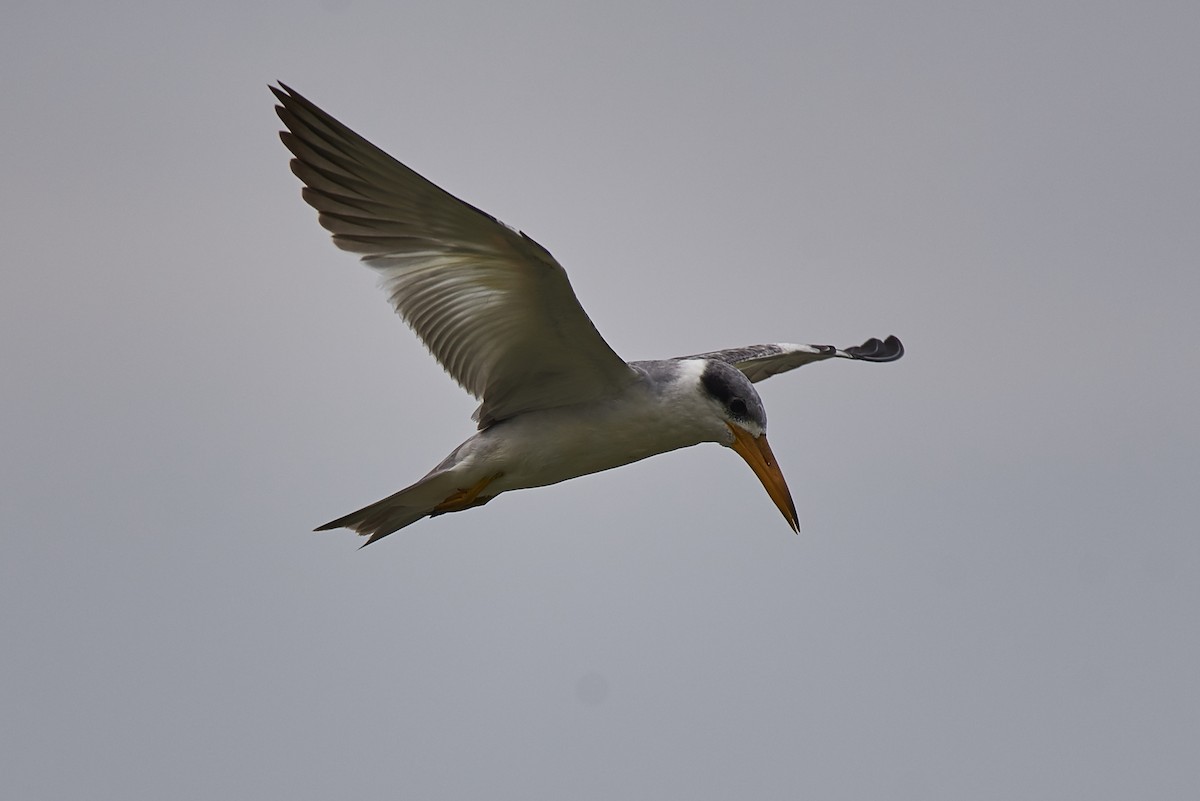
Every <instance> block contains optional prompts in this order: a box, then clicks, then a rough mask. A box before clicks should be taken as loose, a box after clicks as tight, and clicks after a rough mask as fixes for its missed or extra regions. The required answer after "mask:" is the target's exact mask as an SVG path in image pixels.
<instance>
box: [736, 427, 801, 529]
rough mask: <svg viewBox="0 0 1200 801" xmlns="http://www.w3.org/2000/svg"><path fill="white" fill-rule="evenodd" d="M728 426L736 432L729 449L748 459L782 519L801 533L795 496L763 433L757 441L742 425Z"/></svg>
mask: <svg viewBox="0 0 1200 801" xmlns="http://www.w3.org/2000/svg"><path fill="white" fill-rule="evenodd" d="M725 425H727V426H729V430H730V431H732V432H733V444H732V445H730V446H729V447H731V448H733V449H734V450H735V451H737V453H738V455H739V456H741V457H742V458H743V459H745V460H746V464H748V465H750V469H751V470H753V471H754V475H756V476H758V480H759V481H761V482H762V485H763V487H764V488H765V489H766V490H767V494H768V495H770V496H771V500H772V501H774V502H775V506H776V507H778V508H779V511H780V512H782V513H783V517H784V519H785V520H787V521H788V525H789V526H791V527H792V531H795V532H796V533H797V534H799V533H800V520H799V518H797V516H796V504H794V503H793V502H792V493H791V492H790V491H789V490H788V485H787V482H786V481H784V479H783V472H782V471H781V470H780V469H779V465H778V464H777V463H776V462H775V454H773V453H771V446H770V445H768V444H767V435H766V434H763V435H761V436H759V437H758V438H755V437H754V435H753V434H751V433H750V432H749V431H747V430H746V429H744V428H742V427H741V426H737V425H733V424H732V423H726V424H725Z"/></svg>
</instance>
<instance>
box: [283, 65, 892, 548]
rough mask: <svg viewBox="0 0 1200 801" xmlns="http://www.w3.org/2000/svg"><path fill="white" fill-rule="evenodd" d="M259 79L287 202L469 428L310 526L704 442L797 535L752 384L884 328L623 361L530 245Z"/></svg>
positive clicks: (382, 516)
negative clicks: (356, 272)
mask: <svg viewBox="0 0 1200 801" xmlns="http://www.w3.org/2000/svg"><path fill="white" fill-rule="evenodd" d="M269 88H270V90H271V92H272V93H273V94H274V96H275V98H276V100H277V105H276V106H275V111H276V113H277V114H278V116H279V119H280V120H281V121H282V123H283V126H284V128H285V130H282V131H280V134H279V135H280V138H281V139H282V141H283V144H284V146H285V147H286V148H287V149H288V150H289V151H291V154H292V159H291V162H290V164H291V169H292V172H293V173H294V174H295V176H296V177H297V178H299V179H300V181H301V183H302V184H303V188H302V190H301V195H302V197H303V199H304V200H305V201H306V202H307V203H308V204H309V205H310V206H312V207H313V208H314V209H316V211H317V213H318V221H319V222H320V224H321V225H322V226H323V227H324V228H325V229H327V230H328V231H329V232H330V233H331V234H332V237H333V242H334V244H335V245H336V246H337V247H339V248H341V249H342V250H345V251H349V252H350V253H355V254H358V255H359V256H360V257H361V260H362V261H363V262H364V263H365V264H366V265H367V266H368V267H370V268H372V269H373V270H375V271H376V272H377V273H378V276H379V278H380V284H381V286H382V288H383V289H384V291H386V292H387V294H388V297H389V300H390V301H391V304H392V306H393V307H394V308H395V310H396V312H397V313H398V314H399V315H400V317H401V318H402V319H403V320H404V321H405V322H406V323H407V324H408V325H409V327H410V328H411V329H412V330H413V332H414V333H415V334H416V335H417V337H418V338H419V339H420V340H421V341H422V342H423V343H424V344H425V346H426V347H427V348H428V349H429V351H430V353H431V354H432V355H433V357H434V358H436V359H437V361H438V362H440V363H441V365H442V367H443V368H444V369H445V370H446V372H447V373H448V374H449V375H450V376H451V377H452V378H453V379H454V380H455V381H457V382H458V384H459V385H460V386H462V388H463V389H465V390H466V391H467V392H469V393H470V394H471V395H473V396H475V398H476V399H477V400H478V401H479V402H480V404H479V407H478V408H477V409H476V410H475V413H474V415H473V419H474V421H475V422H476V423H477V430H476V432H475V433H474V434H473V435H472V436H471V437H469V438H468V439H467V440H466V441H464V442H463V443H462V444H460V445H459V446H458V447H456V448H455V449H454V450H452V451H451V452H450V454H449V455H448V456H447V457H446V458H445V459H443V460H442V461H441V462H440V463H439V464H438V465H437V466H435V467H434V468H433V469H432V470H430V471H429V472H428V473H427V474H426V475H425V476H424V477H423V478H421V479H420V480H418V481H417V482H416V483H414V484H412V485H410V486H408V487H406V488H404V489H402V490H400V491H399V492H396V493H394V494H392V495H389V496H388V497H386V498H383V499H382V500H379V501H376V502H375V503H372V504H370V505H368V506H365V507H363V508H361V509H359V510H357V511H354V512H351V513H350V514H348V515H345V516H343V517H339V518H337V519H336V520H332V521H330V522H329V523H326V524H324V525H322V526H319V527H317V529H316V530H317V531H326V530H330V529H337V528H346V529H350V530H352V531H354V532H357V533H358V534H359V535H361V536H363V537H366V538H367V539H366V542H364V543H363V545H364V546H365V545H369V544H371V543H373V542H376V541H378V540H380V539H382V538H383V537H386V536H388V535H389V534H392V533H394V532H396V531H399V530H400V529H402V528H404V527H405V526H408V525H411V524H412V523H415V522H417V521H418V520H422V519H424V518H426V517H436V516H438V515H443V514H448V513H451V512H461V511H464V510H467V509H472V508H475V507H478V506H482V505H484V504H486V503H489V502H490V501H491V500H493V499H494V498H495V497H496V496H498V495H500V494H501V493H504V492H508V491H511V490H518V489H528V488H532V487H542V486H547V485H551V484H556V483H558V482H561V481H565V480H567V479H572V478H576V477H579V476H583V475H588V474H591V473H596V472H599V471H602V470H609V469H613V468H617V467H621V466H623V465H627V464H630V463H632V462H636V461H639V460H641V459H645V458H647V457H650V456H654V455H656V454H660V453H666V452H668V451H673V450H676V449H679V448H685V447H690V446H692V445H698V444H700V443H706V442H715V443H718V444H720V445H723V446H725V447H728V448H730V449H732V450H733V451H734V452H735V453H737V454H738V455H739V456H741V457H742V459H744V460H745V461H746V463H747V464H748V465H749V466H750V469H751V470H752V471H753V472H754V474H755V475H756V476H757V477H758V479H759V481H760V482H761V483H762V485H763V487H764V488H765V489H766V492H767V495H768V496H769V497H770V499H771V500H772V501H773V502H774V504H775V506H776V507H777V508H778V509H779V511H780V513H781V514H782V515H783V517H784V519H785V520H786V521H787V523H788V525H789V526H790V527H791V529H792V530H793V531H795V532H796V533H799V531H800V522H799V518H798V516H797V513H796V505H795V503H794V501H793V500H792V495H791V491H790V490H789V489H788V486H787V482H786V480H785V479H784V475H783V472H782V470H781V469H780V467H779V464H778V462H777V461H776V458H775V455H774V453H773V452H772V451H771V447H770V445H769V444H768V442H767V415H766V410H765V408H764V407H763V403H762V399H761V398H760V397H759V395H758V392H757V391H756V390H755V388H754V384H755V383H757V382H759V381H762V380H764V379H766V378H769V377H771V376H773V375H776V374H778V373H782V372H786V371H788V370H792V369H795V368H797V367H801V366H803V365H806V364H811V363H813V362H818V361H823V360H826V359H835V358H837V359H849V360H853V361H861V362H892V361H895V360H897V359H899V358H900V357H901V356H903V355H904V346H903V345H902V344H901V342H900V340H899V339H898V338H897V337H895V336H888V337H887V338H885V339H882V340H880V339H878V338H871V339H868V340H866V341H865V342H863V343H862V344H861V345H856V346H852V347H847V348H837V347H834V346H831V345H797V344H790V343H775V344H766V345H751V346H747V347H741V348H730V349H726V350H717V351H709V352H706V353H698V354H694V355H691V356H682V357H677V358H671V359H663V360H654V361H635V362H626V361H625V360H623V359H622V358H621V357H620V356H618V355H617V353H616V352H615V351H614V350H613V349H612V348H611V347H610V346H609V345H608V343H607V342H605V340H604V338H603V337H602V336H601V335H600V333H599V331H597V330H596V327H595V326H594V325H593V324H592V321H591V319H589V318H588V316H587V313H586V312H584V310H583V307H582V306H581V305H580V303H579V300H578V299H577V298H576V296H575V293H574V291H573V290H572V288H571V284H570V282H569V280H568V279H567V273H566V271H565V270H564V269H563V267H562V266H561V265H560V264H559V263H558V261H556V260H555V258H554V257H553V256H551V255H550V252H549V251H547V250H546V248H544V247H542V246H541V245H540V244H538V243H537V242H536V241H534V239H533V238H531V237H530V236H528V235H527V234H525V233H523V232H521V231H519V230H517V229H515V228H512V227H510V226H508V225H506V224H505V223H502V222H500V221H499V220H498V219H496V218H495V217H493V216H492V215H490V214H488V213H487V212H484V211H482V210H480V209H478V208H476V207H474V206H472V205H470V204H469V203H467V202H465V201H462V200H460V199H458V198H457V197H455V196H454V195H451V194H450V193H449V192H446V191H445V190H443V189H441V188H439V187H438V186H435V185H434V184H433V183H431V182H430V181H428V180H427V179H425V178H423V177H422V176H420V175H418V174H417V173H416V172H414V171H413V170H411V169H409V168H408V167H406V166H405V165H404V164H401V163H400V162H399V161H397V160H396V159H394V158H393V157H391V156H390V155H388V154H387V153H385V152H384V151H383V150H381V149H379V148H378V147H376V146H375V145H373V144H371V143H370V142H368V141H367V140H366V139H364V138H363V137H361V136H359V135H358V134H357V133H355V132H354V131H352V130H351V129H350V128H348V127H347V126H345V125H343V124H342V123H341V122H339V121H337V120H336V119H334V118H333V117H332V116H330V115H329V114H328V113H326V112H325V111H323V110H321V109H320V108H318V107H317V106H316V105H315V104H314V103H312V102H311V101H310V100H308V99H307V98H305V97H304V96H303V95H301V94H300V93H298V92H296V91H295V90H293V89H291V88H290V87H289V86H287V85H286V84H284V83H283V82H278V86H270V87H269Z"/></svg>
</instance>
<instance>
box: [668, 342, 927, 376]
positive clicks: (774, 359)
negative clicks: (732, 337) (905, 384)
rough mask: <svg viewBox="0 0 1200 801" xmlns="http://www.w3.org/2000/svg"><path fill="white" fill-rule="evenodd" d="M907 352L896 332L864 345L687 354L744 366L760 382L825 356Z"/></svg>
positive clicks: (872, 358)
mask: <svg viewBox="0 0 1200 801" xmlns="http://www.w3.org/2000/svg"><path fill="white" fill-rule="evenodd" d="M903 355H904V345H903V343H901V342H900V340H899V339H898V338H897V337H895V336H889V337H888V338H887V339H884V340H879V339H877V338H875V337H872V338H871V339H868V340H867V341H866V342H864V343H862V344H861V345H854V346H853V347H849V348H836V347H834V346H833V345H793V344H790V343H787V342H781V343H778V344H773V345H747V346H746V347H744V348H729V349H727V350H714V351H709V352H708V353H699V354H696V355H695V356H687V357H685V358H688V359H716V360H718V361H723V362H726V363H727V364H731V365H733V366H734V367H736V368H738V369H739V370H741V371H742V372H743V373H744V374H745V375H746V378H749V379H750V380H751V381H752V382H755V383H757V382H759V381H762V380H763V379H766V378H770V377H771V376H773V375H778V374H779V373H786V372H787V371H788V370H795V369H796V368H797V367H803V366H804V365H806V364H812V363H813V362H819V361H823V360H825V359H855V360H857V361H862V362H894V361H896V359H899V358H900V357H901V356H903Z"/></svg>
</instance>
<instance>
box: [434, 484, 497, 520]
mask: <svg viewBox="0 0 1200 801" xmlns="http://www.w3.org/2000/svg"><path fill="white" fill-rule="evenodd" d="M502 475H503V473H496V474H495V475H493V476H487V477H486V478H484V479H483V480H482V481H480V482H479V483H478V484H476V485H475V486H473V487H471V488H470V489H465V490H464V489H460V490H457V491H455V492H452V493H450V495H449V496H447V498H446V500H444V501H442V502H441V503H439V504H438V505H437V506H435V507H433V514H435V515H440V514H445V513H446V512H461V511H462V510H463V509H470V508H471V507H472V506H483V505H484V504H485V503H487V502H488V501H490V500H491V499H492V497H494V496H488V497H487V498H484V499H483V500H479V501H477V500H475V499H476V498H477V497H478V496H479V493H481V492H483V488H484V487H486V486H487V485H488V484H491V483H492V482H493V481H495V480H496V479H498V478H500V476H502ZM431 516H432V515H431Z"/></svg>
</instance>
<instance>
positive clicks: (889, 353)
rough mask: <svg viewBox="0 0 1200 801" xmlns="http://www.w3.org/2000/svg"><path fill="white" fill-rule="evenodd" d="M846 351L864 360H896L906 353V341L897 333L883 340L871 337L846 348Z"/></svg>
mask: <svg viewBox="0 0 1200 801" xmlns="http://www.w3.org/2000/svg"><path fill="white" fill-rule="evenodd" d="M846 353H848V354H850V356H851V357H853V358H855V359H858V360H859V361H864V362H894V361H896V360H897V359H899V358H900V357H901V356H903V355H904V343H903V342H901V341H900V338H899V337H898V336H896V335H895V334H889V335H888V337H887V339H883V340H881V339H879V338H878V337H871V338H870V339H868V340H867V341H866V342H864V343H862V344H861V345H855V346H854V347H852V348H846Z"/></svg>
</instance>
